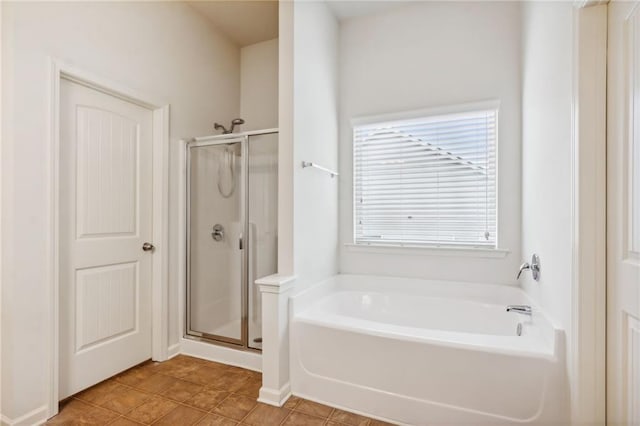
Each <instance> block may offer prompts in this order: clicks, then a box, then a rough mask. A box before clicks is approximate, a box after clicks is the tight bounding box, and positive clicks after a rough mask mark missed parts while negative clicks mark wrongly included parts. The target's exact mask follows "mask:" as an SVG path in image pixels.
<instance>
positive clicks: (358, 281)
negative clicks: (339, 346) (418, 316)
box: [289, 274, 565, 361]
mask: <svg viewBox="0 0 640 426" xmlns="http://www.w3.org/2000/svg"><path fill="white" fill-rule="evenodd" d="M349 280H351V281H349ZM362 281H367V283H370V284H368V285H369V286H370V287H371V288H367V287H364V284H362ZM390 285H393V288H394V289H395V288H397V289H399V290H400V291H399V292H401V293H402V292H408V291H409V289H411V288H412V287H413V288H416V287H417V288H419V290H421V291H425V288H426V287H427V286H429V285H431V286H434V285H435V286H440V287H444V288H446V289H447V290H461V291H463V292H464V291H465V290H467V291H478V290H485V289H486V290H487V294H489V293H491V292H494V293H495V292H497V293H505V292H511V293H513V294H514V302H513V303H514V304H515V303H525V304H528V305H531V307H532V309H533V316H532V318H531V322H533V324H534V325H533V326H534V327H536V328H538V329H539V330H540V332H541V336H540V337H541V338H542V339H543V341H544V342H543V344H544V347H545V348H546V350H539V351H534V350H527V349H517V348H510V347H508V346H506V345H497V346H491V345H489V346H482V345H479V344H472V343H465V342H460V341H457V340H455V339H454V340H453V341H452V340H446V339H438V338H433V337H417V336H416V335H415V334H414V333H407V334H405V333H402V332H396V333H394V332H390V331H389V330H385V331H380V330H376V329H375V328H374V327H357V326H353V325H351V326H347V325H345V323H339V326H338V323H337V322H336V321H328V320H326V319H325V320H318V319H317V318H313V316H307V315H303V313H305V312H306V311H308V310H309V309H312V305H314V304H315V303H316V302H319V301H320V300H321V299H324V298H325V297H327V296H329V295H330V294H332V293H335V292H339V291H341V290H347V291H350V290H353V289H354V288H353V287H356V288H357V287H360V288H358V290H361V291H367V290H370V291H376V290H378V291H380V290H381V289H388V288H389V286H390ZM435 297H443V296H435ZM452 298H454V297H452ZM462 299H463V300H469V299H467V298H462ZM516 299H519V300H516ZM471 300H473V298H471ZM473 301H475V300H473ZM477 302H478V303H487V302H482V301H477ZM494 304H496V305H500V303H494ZM515 315H517V314H515ZM350 319H351V318H350ZM293 321H304V322H307V323H313V324H315V325H319V326H323V327H330V328H341V329H344V330H345V331H349V332H357V333H364V334H369V335H371V336H378V337H385V338H390V339H397V340H411V341H415V342H421V343H425V344H433V345H441V346H449V347H455V348H458V349H461V350H475V351H485V352H486V351H490V352H497V353H502V354H508V355H517V356H525V357H528V356H530V357H536V358H543V359H546V360H549V361H558V360H560V359H561V357H563V356H564V355H563V353H564V350H565V349H564V344H565V341H564V340H565V333H564V330H563V329H562V328H560V327H559V326H558V325H557V324H556V323H555V322H554V321H553V320H552V319H551V318H549V316H548V315H547V314H546V312H544V311H543V310H542V309H541V308H540V307H539V306H538V305H537V304H536V303H535V302H534V301H533V300H531V298H530V297H529V295H528V294H526V293H525V292H524V291H523V290H522V289H521V288H520V287H516V286H509V285H503V284H485V283H475V282H474V283H469V282H462V281H446V280H425V279H418V278H404V277H392V276H379V275H363V274H337V275H334V276H331V277H329V278H327V279H324V280H322V281H320V282H318V283H315V284H313V285H311V286H309V287H307V288H304V289H301V290H300V291H298V292H295V291H294V294H292V295H291V296H289V322H290V324H292V323H293ZM349 322H351V323H354V322H356V323H357V322H369V323H375V321H367V320H359V321H355V320H353V321H348V322H347V323H349ZM390 328H394V327H390ZM397 328H398V329H404V330H408V329H412V328H414V327H405V326H397ZM427 330H428V329H427ZM447 333H448V334H449V335H450V336H451V335H455V334H460V335H463V334H466V335H468V334H471V333H457V332H443V334H447ZM418 334H422V333H418ZM436 334H438V333H436ZM485 336H490V335H485Z"/></svg>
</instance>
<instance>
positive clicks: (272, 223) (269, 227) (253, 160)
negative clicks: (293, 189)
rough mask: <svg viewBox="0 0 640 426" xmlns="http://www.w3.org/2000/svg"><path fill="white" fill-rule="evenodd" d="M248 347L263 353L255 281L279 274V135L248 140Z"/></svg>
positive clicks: (252, 136) (253, 137) (260, 313)
mask: <svg viewBox="0 0 640 426" xmlns="http://www.w3.org/2000/svg"><path fill="white" fill-rule="evenodd" d="M248 144H249V146H248V151H249V156H248V161H249V166H248V174H247V179H248V186H249V188H248V193H249V197H248V199H249V200H248V203H249V211H248V215H249V224H248V226H249V231H248V235H249V246H248V252H247V257H248V262H249V268H248V274H249V283H248V289H249V316H248V324H247V326H248V334H249V341H248V343H247V344H248V346H249V347H250V348H253V349H262V309H261V306H262V299H261V295H260V291H259V289H258V286H257V285H256V284H255V281H256V280H257V279H258V278H262V277H266V276H267V275H271V274H275V273H276V272H277V271H278V134H277V133H265V134H252V135H249V137H248Z"/></svg>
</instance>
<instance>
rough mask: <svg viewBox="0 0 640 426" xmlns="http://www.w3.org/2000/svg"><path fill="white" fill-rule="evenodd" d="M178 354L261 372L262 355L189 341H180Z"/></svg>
mask: <svg viewBox="0 0 640 426" xmlns="http://www.w3.org/2000/svg"><path fill="white" fill-rule="evenodd" d="M180 353H182V354H184V355H190V356H194V357H196V358H202V359H206V360H209V361H215V362H220V363H222V364H228V365H234V366H236V367H242V368H246V369H247V370H253V371H262V354H260V353H257V352H249V351H240V350H237V349H231V348H225V347H224V346H218V345H214V344H211V343H206V342H198V341H197V340H191V339H184V338H183V339H180Z"/></svg>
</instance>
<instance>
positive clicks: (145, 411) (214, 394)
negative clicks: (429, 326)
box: [48, 355, 389, 426]
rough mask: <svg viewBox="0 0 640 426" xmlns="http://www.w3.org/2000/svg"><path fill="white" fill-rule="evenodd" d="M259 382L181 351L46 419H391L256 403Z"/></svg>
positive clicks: (364, 425)
mask: <svg viewBox="0 0 640 426" xmlns="http://www.w3.org/2000/svg"><path fill="white" fill-rule="evenodd" d="M261 385H262V374H261V373H259V372H255V371H250V370H245V369H242V368H239V367H233V366H226V365H223V364H220V363H216V362H210V361H205V360H199V359H197V358H193V357H189V356H185V355H179V356H177V357H175V358H173V359H171V360H168V361H165V362H151V361H148V362H145V363H143V364H141V365H139V366H136V367H134V368H132V369H129V370H127V371H125V372H123V373H121V374H119V375H117V376H116V377H114V378H112V379H108V380H105V381H104V382H102V383H99V384H97V385H96V386H93V387H91V388H89V389H87V390H85V391H83V392H81V393H79V394H78V395H77V396H75V397H73V398H71V399H69V401H68V403H65V404H63V405H61V407H60V414H59V415H58V416H56V417H54V418H53V419H51V420H50V422H49V423H48V424H69V425H72V424H92V425H106V424H114V425H116V426H131V425H135V424H138V425H139V424H151V423H154V422H157V424H165V425H176V426H182V425H189V424H198V425H200V426H207V425H220V426H237V425H238V423H241V424H242V425H248V426H271V425H273V426H275V425H280V424H282V425H286V426H294V425H299V426H306V425H309V426H314V425H320V424H325V425H333V426H388V425H389V423H384V422H380V421H375V420H369V419H367V418H365V417H362V416H358V415H356V414H352V413H349V412H346V411H342V410H337V409H333V408H331V407H328V406H325V405H322V404H318V403H315V402H312V401H307V400H304V399H302V398H298V397H295V396H291V397H290V398H289V399H288V400H287V402H286V403H285V404H284V406H283V407H282V408H278V407H272V406H270V405H265V404H259V403H257V402H256V399H257V396H258V392H259V390H260V386H261ZM292 410H293V411H292Z"/></svg>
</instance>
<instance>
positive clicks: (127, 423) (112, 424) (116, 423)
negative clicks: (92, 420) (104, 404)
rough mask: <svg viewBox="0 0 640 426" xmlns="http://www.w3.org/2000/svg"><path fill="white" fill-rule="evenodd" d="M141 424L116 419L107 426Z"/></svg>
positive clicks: (122, 418) (125, 419)
mask: <svg viewBox="0 0 640 426" xmlns="http://www.w3.org/2000/svg"><path fill="white" fill-rule="evenodd" d="M140 425H141V423H138V422H134V421H133V420H131V419H127V418H126V417H118V418H117V419H115V420H114V421H113V422H111V423H109V426H140Z"/></svg>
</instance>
